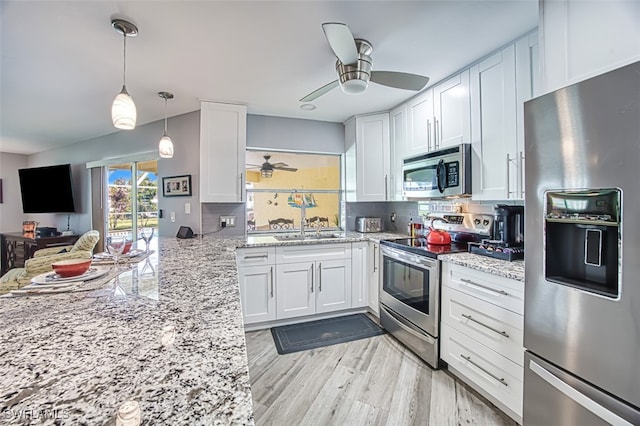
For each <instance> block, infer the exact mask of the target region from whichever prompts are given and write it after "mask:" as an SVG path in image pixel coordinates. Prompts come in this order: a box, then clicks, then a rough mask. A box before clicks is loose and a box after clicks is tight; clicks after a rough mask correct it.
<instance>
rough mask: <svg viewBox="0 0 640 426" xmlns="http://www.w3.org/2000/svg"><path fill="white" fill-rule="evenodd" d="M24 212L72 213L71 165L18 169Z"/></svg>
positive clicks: (73, 209) (73, 210)
mask: <svg viewBox="0 0 640 426" xmlns="http://www.w3.org/2000/svg"><path fill="white" fill-rule="evenodd" d="M18 175H19V176H20V192H21V194H22V210H23V211H24V213H74V212H75V208H74V204H73V184H72V180H71V165H70V164H61V165H58V166H48V167H34V168H31V169H18Z"/></svg>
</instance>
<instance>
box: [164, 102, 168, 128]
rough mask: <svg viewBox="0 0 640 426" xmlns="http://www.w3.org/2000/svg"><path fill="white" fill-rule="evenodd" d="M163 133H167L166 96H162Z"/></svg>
mask: <svg viewBox="0 0 640 426" xmlns="http://www.w3.org/2000/svg"><path fill="white" fill-rule="evenodd" d="M164 135H165V136H166V135H167V98H166V97H165V98H164Z"/></svg>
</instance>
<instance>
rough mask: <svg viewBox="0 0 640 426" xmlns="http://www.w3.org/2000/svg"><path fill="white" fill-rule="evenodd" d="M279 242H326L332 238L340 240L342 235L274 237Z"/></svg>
mask: <svg viewBox="0 0 640 426" xmlns="http://www.w3.org/2000/svg"><path fill="white" fill-rule="evenodd" d="M273 237H274V238H275V239H276V240H278V241H308V240H326V239H332V238H340V237H342V235H340V234H306V235H305V236H304V237H303V236H302V235H300V234H285V235H274V236H273Z"/></svg>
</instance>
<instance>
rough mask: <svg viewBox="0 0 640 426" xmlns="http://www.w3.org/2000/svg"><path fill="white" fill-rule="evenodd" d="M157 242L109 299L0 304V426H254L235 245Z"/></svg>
mask: <svg viewBox="0 0 640 426" xmlns="http://www.w3.org/2000/svg"><path fill="white" fill-rule="evenodd" d="M159 244H160V250H159V251H160V253H159V255H158V256H153V257H152V258H150V261H149V262H141V263H144V264H139V265H138V267H137V268H136V269H134V270H133V271H129V272H125V273H123V274H122V275H121V278H120V281H121V283H122V290H123V292H124V295H122V294H121V295H120V297H115V296H113V295H110V296H103V297H97V298H96V297H88V295H89V294H90V292H76V293H63V294H48V295H37V296H26V297H3V298H0V336H1V337H0V369H1V371H2V377H1V378H0V418H1V419H2V422H1V423H2V424H43V423H44V424H63V425H66V424H87V425H94V424H115V417H116V413H117V410H118V408H119V407H120V406H121V405H122V404H123V403H124V402H125V401H127V400H135V401H137V402H138V403H139V404H140V408H141V412H142V424H172V425H179V424H184V425H200V424H207V425H211V424H215V425H218V424H220V425H227V424H253V412H252V401H251V391H250V384H249V373H248V366H247V355H246V345H245V339H244V328H243V323H242V314H241V309H240V295H239V290H238V283H237V270H236V262H235V248H236V246H237V244H238V240H237V239H221V238H203V239H199V238H198V239H192V240H177V239H175V238H166V239H164V238H161V239H160V241H159Z"/></svg>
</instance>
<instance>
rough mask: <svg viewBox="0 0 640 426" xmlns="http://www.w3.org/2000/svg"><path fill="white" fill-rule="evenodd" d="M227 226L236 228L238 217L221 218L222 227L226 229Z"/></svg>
mask: <svg viewBox="0 0 640 426" xmlns="http://www.w3.org/2000/svg"><path fill="white" fill-rule="evenodd" d="M226 226H236V217H235V216H220V227H221V228H224V227H226Z"/></svg>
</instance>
